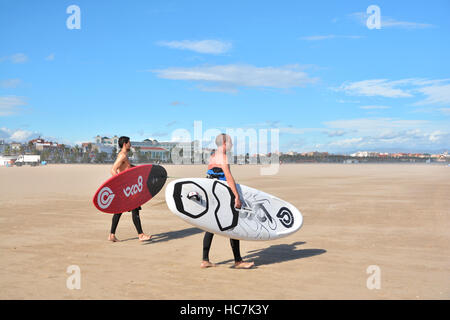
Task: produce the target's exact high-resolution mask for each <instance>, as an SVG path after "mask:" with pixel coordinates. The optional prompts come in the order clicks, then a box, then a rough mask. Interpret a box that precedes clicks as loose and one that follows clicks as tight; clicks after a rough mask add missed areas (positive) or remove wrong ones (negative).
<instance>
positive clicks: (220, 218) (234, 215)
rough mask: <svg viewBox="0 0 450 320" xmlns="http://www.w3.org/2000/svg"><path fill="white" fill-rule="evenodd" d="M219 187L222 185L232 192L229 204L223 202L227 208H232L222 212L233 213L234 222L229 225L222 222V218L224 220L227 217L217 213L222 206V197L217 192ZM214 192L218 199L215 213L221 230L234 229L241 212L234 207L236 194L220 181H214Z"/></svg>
mask: <svg viewBox="0 0 450 320" xmlns="http://www.w3.org/2000/svg"><path fill="white" fill-rule="evenodd" d="M217 187H219V188H221V187H224V188H226V190H227V191H228V193H229V194H230V203H229V204H225V203H224V204H223V205H224V206H225V208H230V210H224V211H222V213H221V214H222V215H223V214H225V213H226V214H231V215H232V222H231V224H230V225H228V226H226V225H225V226H224V225H222V223H221V222H220V221H221V220H222V222H223V221H224V218H225V217H223V216H222V217H219V216H218V214H217V212H219V208H220V205H221V203H220V199H219V197H218V196H217V194H216V188H217ZM212 193H213V195H214V197H215V198H216V200H217V208H216V210H215V211H214V215H215V216H216V221H217V226H218V227H219V229H220V231H226V230H230V229H233V228H234V227H236V226H237V224H238V219H239V212H238V211H237V210H236V208H235V207H234V200H235V198H236V197H235V196H234V193H233V191H231V189H230V187H228V186H226V185H225V184H223V183H220V182H219V181H214V184H213V187H212Z"/></svg>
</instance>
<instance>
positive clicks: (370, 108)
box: [359, 106, 390, 110]
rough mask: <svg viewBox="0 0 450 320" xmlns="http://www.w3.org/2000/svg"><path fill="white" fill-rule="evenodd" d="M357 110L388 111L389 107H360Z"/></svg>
mask: <svg viewBox="0 0 450 320" xmlns="http://www.w3.org/2000/svg"><path fill="white" fill-rule="evenodd" d="M359 108H360V109H365V110H374V109H389V108H390V107H388V106H361V107H359Z"/></svg>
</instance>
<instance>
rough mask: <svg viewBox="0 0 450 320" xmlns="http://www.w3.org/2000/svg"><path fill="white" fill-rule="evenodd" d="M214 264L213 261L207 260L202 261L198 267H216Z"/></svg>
mask: <svg viewBox="0 0 450 320" xmlns="http://www.w3.org/2000/svg"><path fill="white" fill-rule="evenodd" d="M216 266H217V265H216V264H215V263H211V262H209V261H202V264H201V265H200V268H202V269H205V268H211V267H216Z"/></svg>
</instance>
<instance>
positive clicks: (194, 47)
mask: <svg viewBox="0 0 450 320" xmlns="http://www.w3.org/2000/svg"><path fill="white" fill-rule="evenodd" d="M158 45H160V46H164V47H169V48H172V49H181V50H190V51H195V52H198V53H207V54H221V53H225V52H227V51H229V50H230V49H231V48H232V44H231V42H225V41H219V40H200V41H193V40H182V41H160V42H158Z"/></svg>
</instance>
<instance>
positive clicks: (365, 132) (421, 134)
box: [321, 118, 450, 152]
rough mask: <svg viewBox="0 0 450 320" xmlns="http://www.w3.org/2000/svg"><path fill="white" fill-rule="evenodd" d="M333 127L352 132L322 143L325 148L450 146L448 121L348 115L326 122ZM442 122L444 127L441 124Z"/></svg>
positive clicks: (405, 148) (335, 149)
mask: <svg viewBox="0 0 450 320" xmlns="http://www.w3.org/2000/svg"><path fill="white" fill-rule="evenodd" d="M324 125H325V126H326V127H328V128H330V129H333V130H337V131H339V130H343V131H344V130H345V131H349V133H351V135H352V136H351V137H348V138H346V139H338V140H331V141H329V142H327V143H324V144H322V145H321V148H322V149H324V150H330V151H333V152H334V151H341V152H342V151H349V150H379V151H383V150H391V151H395V150H396V151H399V150H410V151H413V150H416V151H420V150H425V151H426V150H435V149H446V148H449V147H450V132H448V129H446V125H445V123H441V124H439V123H436V122H430V121H425V120H404V119H393V118H363V119H345V120H336V121H329V122H325V123H324ZM439 126H441V128H439Z"/></svg>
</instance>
